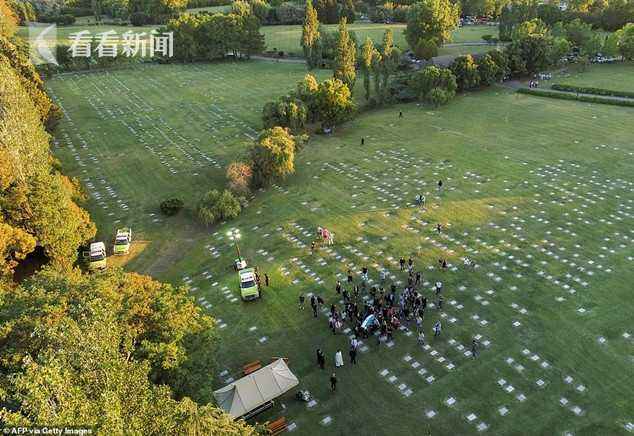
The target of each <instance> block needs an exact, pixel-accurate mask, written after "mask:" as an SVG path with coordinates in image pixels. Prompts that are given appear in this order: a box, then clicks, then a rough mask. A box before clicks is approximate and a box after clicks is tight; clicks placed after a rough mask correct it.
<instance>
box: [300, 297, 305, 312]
mask: <svg viewBox="0 0 634 436" xmlns="http://www.w3.org/2000/svg"><path fill="white" fill-rule="evenodd" d="M305 300H306V297H304V294H299V310H304V301H305Z"/></svg>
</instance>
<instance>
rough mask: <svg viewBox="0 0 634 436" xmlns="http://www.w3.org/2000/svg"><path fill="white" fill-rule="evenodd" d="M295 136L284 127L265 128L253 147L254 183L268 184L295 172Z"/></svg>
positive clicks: (256, 184) (258, 186) (257, 184)
mask: <svg viewBox="0 0 634 436" xmlns="http://www.w3.org/2000/svg"><path fill="white" fill-rule="evenodd" d="M296 148H297V145H296V142H295V137H293V135H291V132H290V131H289V130H288V129H286V128H283V127H279V126H276V127H273V128H271V129H266V130H264V131H263V132H262V133H261V134H260V137H259V138H258V140H257V141H256V143H255V144H254V145H253V147H251V152H250V153H251V161H252V168H253V179H252V180H253V183H254V185H255V187H256V188H260V187H262V186H266V185H268V184H269V183H271V182H273V181H274V180H277V179H283V178H285V177H287V176H289V175H290V174H293V173H294V172H295V152H296Z"/></svg>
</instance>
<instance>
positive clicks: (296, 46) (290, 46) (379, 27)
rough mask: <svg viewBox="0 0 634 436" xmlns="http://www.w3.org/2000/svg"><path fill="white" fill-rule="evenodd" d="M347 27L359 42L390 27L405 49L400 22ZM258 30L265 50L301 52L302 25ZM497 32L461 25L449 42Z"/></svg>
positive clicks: (447, 51)
mask: <svg viewBox="0 0 634 436" xmlns="http://www.w3.org/2000/svg"><path fill="white" fill-rule="evenodd" d="M322 27H323V28H325V29H326V30H328V31H331V32H335V31H336V30H337V25H336V24H331V25H322ZM348 29H349V30H350V31H351V32H354V33H355V35H356V36H357V40H358V41H359V43H360V44H362V43H363V41H365V39H366V37H370V38H371V39H372V40H373V41H374V42H375V43H376V44H380V43H381V41H382V40H383V34H384V33H385V30H386V29H392V32H393V34H394V43H395V44H396V45H397V46H398V47H399V48H400V49H401V50H407V49H408V45H407V42H406V41H405V36H404V35H403V31H404V30H405V25H404V24H377V23H353V24H350V25H349V26H348ZM261 32H262V33H263V34H264V37H265V40H266V47H267V49H268V50H275V51H280V50H282V51H284V52H285V53H289V54H291V55H296V56H301V55H302V49H301V46H300V39H301V36H302V26H299V25H289V26H264V27H262V28H261ZM497 33H498V30H497V28H496V27H491V26H467V27H461V28H459V29H457V30H456V31H455V32H454V33H453V37H452V41H451V42H453V43H464V42H483V41H482V35H486V34H492V35H497ZM464 49H465V50H469V51H468V52H470V53H475V52H476V51H477V50H478V49H479V47H465V48H464ZM440 54H441V55H444V54H452V53H451V48H450V47H444V48H441V50H440Z"/></svg>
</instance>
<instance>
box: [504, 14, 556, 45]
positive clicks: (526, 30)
mask: <svg viewBox="0 0 634 436" xmlns="http://www.w3.org/2000/svg"><path fill="white" fill-rule="evenodd" d="M548 34H549V30H548V26H546V24H545V23H544V22H543V21H542V20H540V19H539V18H534V19H532V20H529V21H524V22H522V23H520V24H519V25H518V26H517V27H515V29H513V36H512V39H513V41H516V40H520V39H523V38H526V37H528V36H533V35H536V36H546V35H548Z"/></svg>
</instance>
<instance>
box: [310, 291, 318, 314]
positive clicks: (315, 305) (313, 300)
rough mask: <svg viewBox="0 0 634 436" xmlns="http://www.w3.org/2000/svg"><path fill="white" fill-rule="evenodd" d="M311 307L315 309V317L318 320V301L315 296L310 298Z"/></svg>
mask: <svg viewBox="0 0 634 436" xmlns="http://www.w3.org/2000/svg"><path fill="white" fill-rule="evenodd" d="M310 307H312V308H313V316H314V317H315V318H317V299H316V298H315V296H314V295H311V296H310Z"/></svg>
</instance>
